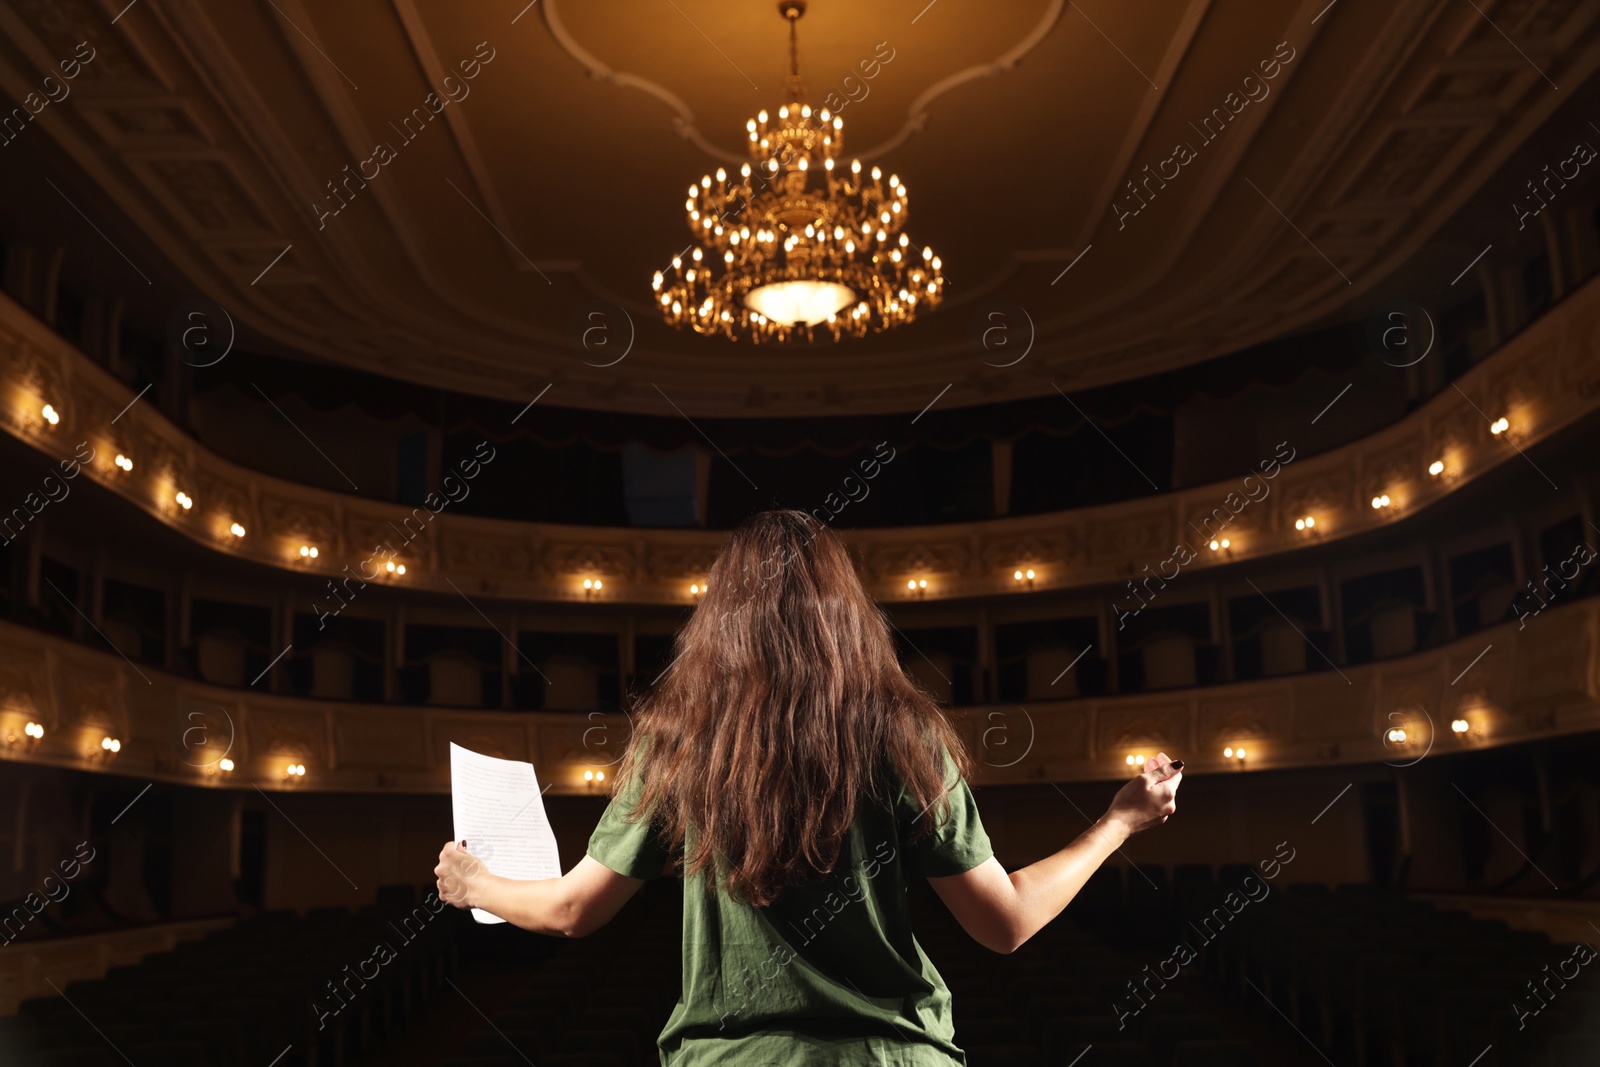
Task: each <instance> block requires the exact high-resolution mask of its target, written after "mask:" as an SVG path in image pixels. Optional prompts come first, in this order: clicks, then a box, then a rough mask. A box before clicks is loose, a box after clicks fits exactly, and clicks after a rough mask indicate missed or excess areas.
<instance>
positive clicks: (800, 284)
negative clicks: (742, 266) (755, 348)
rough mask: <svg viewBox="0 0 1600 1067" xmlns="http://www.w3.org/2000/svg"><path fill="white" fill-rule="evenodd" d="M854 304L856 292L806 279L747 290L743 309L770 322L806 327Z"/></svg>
mask: <svg viewBox="0 0 1600 1067" xmlns="http://www.w3.org/2000/svg"><path fill="white" fill-rule="evenodd" d="M855 302H856V293H855V290H854V289H851V288H850V287H849V286H847V285H840V284H839V283H838V282H820V281H809V280H808V281H793V282H773V283H772V284H770V285H763V286H760V287H758V288H755V289H752V290H750V292H748V293H746V294H745V298H744V304H745V307H747V308H749V309H750V310H752V311H755V312H758V313H760V314H761V315H764V316H766V317H767V318H768V319H770V320H772V321H773V322H781V323H784V324H792V323H796V322H803V323H805V324H806V325H807V326H815V325H817V324H818V323H819V322H826V321H828V316H829V315H836V314H838V313H839V312H840V311H843V310H844V309H845V308H847V307H849V306H850V305H851V304H853V303H855Z"/></svg>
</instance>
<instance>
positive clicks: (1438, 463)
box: [1428, 459, 1444, 478]
mask: <svg viewBox="0 0 1600 1067" xmlns="http://www.w3.org/2000/svg"><path fill="white" fill-rule="evenodd" d="M1428 473H1429V474H1431V475H1433V476H1434V477H1435V478H1437V477H1439V475H1441V474H1443V473H1444V460H1442V459H1436V460H1434V461H1433V462H1432V463H1430V464H1428Z"/></svg>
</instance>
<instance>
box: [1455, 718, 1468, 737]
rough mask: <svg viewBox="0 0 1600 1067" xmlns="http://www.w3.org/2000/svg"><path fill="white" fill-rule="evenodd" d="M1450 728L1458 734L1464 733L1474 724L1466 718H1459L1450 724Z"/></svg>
mask: <svg viewBox="0 0 1600 1067" xmlns="http://www.w3.org/2000/svg"><path fill="white" fill-rule="evenodd" d="M1450 729H1451V730H1453V731H1454V732H1456V733H1458V734H1464V733H1466V732H1467V731H1468V730H1470V729H1472V724H1471V723H1469V722H1467V720H1466V719H1457V720H1455V721H1454V722H1452V723H1451V724H1450Z"/></svg>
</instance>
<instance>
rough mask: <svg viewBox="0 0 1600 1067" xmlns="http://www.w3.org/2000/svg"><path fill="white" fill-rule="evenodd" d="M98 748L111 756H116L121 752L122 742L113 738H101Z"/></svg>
mask: <svg viewBox="0 0 1600 1067" xmlns="http://www.w3.org/2000/svg"><path fill="white" fill-rule="evenodd" d="M100 747H101V748H102V749H104V750H105V751H107V752H109V753H111V754H112V755H116V754H117V753H118V752H121V751H122V742H121V741H118V740H117V739H116V738H115V737H102V738H101V739H100Z"/></svg>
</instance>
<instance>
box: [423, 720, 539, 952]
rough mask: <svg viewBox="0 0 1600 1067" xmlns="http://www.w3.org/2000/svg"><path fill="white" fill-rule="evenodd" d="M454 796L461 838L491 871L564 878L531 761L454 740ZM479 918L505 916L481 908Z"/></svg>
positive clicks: (487, 920) (476, 913)
mask: <svg viewBox="0 0 1600 1067" xmlns="http://www.w3.org/2000/svg"><path fill="white" fill-rule="evenodd" d="M450 801H451V806H452V809H453V811H454V813H455V827H456V837H455V839H456V840H457V841H462V840H465V841H466V843H467V851H468V852H469V853H471V854H472V855H474V856H476V857H477V858H478V859H479V860H480V861H482V863H483V865H484V866H485V867H486V868H488V870H489V871H490V872H491V873H493V874H498V875H501V876H503V877H506V878H516V879H520V880H524V881H528V880H532V879H536V878H560V877H561V858H560V857H559V856H558V855H557V854H556V835H555V831H553V830H551V829H550V820H549V819H547V818H546V817H545V812H544V797H543V796H542V794H541V793H540V790H539V778H538V776H537V775H536V774H534V771H533V764H531V763H524V762H522V761H521V760H509V759H498V758H497V757H494V756H485V755H483V754H482V753H479V752H474V751H472V750H471V749H469V748H462V747H461V746H460V745H458V744H455V743H454V742H451V745H450ZM472 917H473V918H474V919H476V920H477V921H478V922H481V923H499V922H505V920H504V919H502V918H500V917H499V916H498V915H492V914H490V913H489V912H487V911H484V910H483V909H482V908H473V909H472Z"/></svg>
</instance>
